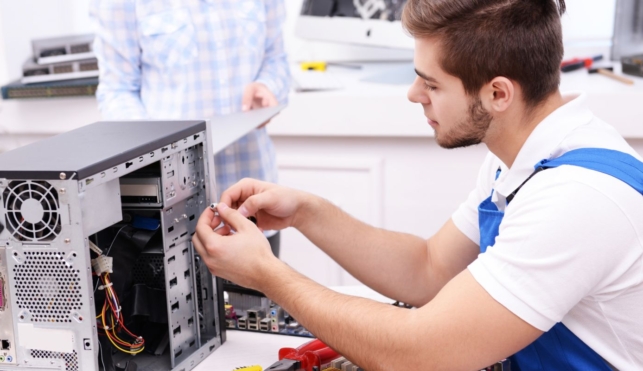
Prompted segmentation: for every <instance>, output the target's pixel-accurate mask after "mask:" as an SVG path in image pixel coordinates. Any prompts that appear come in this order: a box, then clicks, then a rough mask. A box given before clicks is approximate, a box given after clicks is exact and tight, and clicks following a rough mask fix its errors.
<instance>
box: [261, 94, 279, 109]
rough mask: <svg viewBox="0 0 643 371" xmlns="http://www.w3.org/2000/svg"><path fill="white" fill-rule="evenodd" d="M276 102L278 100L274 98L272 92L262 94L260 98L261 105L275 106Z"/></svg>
mask: <svg viewBox="0 0 643 371" xmlns="http://www.w3.org/2000/svg"><path fill="white" fill-rule="evenodd" d="M278 104H279V102H277V98H275V96H274V95H273V94H272V93H267V94H264V96H263V98H262V100H261V106H262V107H275V106H277V105H278Z"/></svg>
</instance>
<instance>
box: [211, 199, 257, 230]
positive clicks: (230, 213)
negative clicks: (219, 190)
mask: <svg viewBox="0 0 643 371" xmlns="http://www.w3.org/2000/svg"><path fill="white" fill-rule="evenodd" d="M217 211H219V215H220V216H221V218H223V220H224V221H225V222H226V224H227V225H229V226H230V227H232V229H234V230H235V231H239V232H241V231H244V230H247V229H248V228H249V227H252V228H256V227H255V225H254V224H253V223H252V222H251V221H249V220H248V219H246V217H245V216H243V215H241V213H239V211H237V210H235V209H233V208H231V207H229V206H228V205H226V204H224V203H221V202H219V203H218V204H217Z"/></svg>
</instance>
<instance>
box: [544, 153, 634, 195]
mask: <svg viewBox="0 0 643 371" xmlns="http://www.w3.org/2000/svg"><path fill="white" fill-rule="evenodd" d="M561 165H574V166H580V167H584V168H586V169H590V170H595V171H598V172H601V173H603V174H607V175H611V176H613V177H615V178H617V179H619V180H621V181H623V182H625V183H627V184H628V185H629V186H630V187H632V188H634V189H636V191H637V192H638V193H641V194H643V163H641V162H640V161H639V160H637V159H636V158H635V157H634V156H632V155H629V154H627V153H623V152H619V151H614V150H611V149H604V148H581V149H575V150H572V151H569V152H567V153H565V154H563V155H562V156H560V157H558V158H555V159H553V160H542V161H540V162H539V163H537V164H536V166H534V168H535V169H538V168H545V169H549V168H554V167H558V166H561Z"/></svg>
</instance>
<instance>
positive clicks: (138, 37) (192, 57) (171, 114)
mask: <svg viewBox="0 0 643 371" xmlns="http://www.w3.org/2000/svg"><path fill="white" fill-rule="evenodd" d="M90 14H91V16H92V18H93V19H94V20H95V21H96V25H97V35H96V40H95V43H94V50H95V52H96V56H97V58H98V62H99V67H100V85H99V87H98V91H97V93H96V96H97V99H98V103H99V108H100V111H101V113H102V115H103V117H104V118H105V119H193V118H208V117H213V116H216V115H225V114H229V113H233V112H238V111H240V110H241V99H242V94H243V90H244V88H245V86H246V85H248V84H249V83H252V82H255V81H256V82H261V83H263V84H265V85H266V86H267V87H268V88H269V89H270V91H272V92H273V93H274V94H275V96H276V97H277V99H278V100H279V101H280V102H281V103H285V102H286V101H287V96H288V90H289V85H290V74H289V71H288V63H287V60H286V54H285V52H284V46H283V34H282V24H283V22H284V20H285V9H284V2H283V0H92V3H91V5H90ZM215 168H216V181H217V187H218V190H219V193H220V192H222V191H223V190H225V189H226V188H228V187H229V186H230V185H232V184H234V183H235V182H236V181H238V180H239V179H241V178H244V177H252V178H256V179H262V180H267V181H272V182H274V181H276V180H277V171H276V164H275V152H274V147H273V144H272V141H271V140H270V137H269V136H268V134H267V133H266V130H265V129H258V130H254V131H253V132H251V133H250V134H248V135H246V136H245V137H243V138H241V139H240V140H239V141H237V142H236V143H234V144H232V145H231V146H229V147H228V148H226V149H225V150H223V151H221V152H220V153H218V154H217V155H215Z"/></svg>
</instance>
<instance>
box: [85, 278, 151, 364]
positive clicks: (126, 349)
mask: <svg viewBox="0 0 643 371" xmlns="http://www.w3.org/2000/svg"><path fill="white" fill-rule="evenodd" d="M99 278H100V281H101V282H102V286H100V288H102V289H104V290H105V302H104V303H103V309H102V311H101V313H100V314H99V315H98V316H97V317H96V319H98V320H99V321H100V323H99V324H98V328H99V329H102V330H103V331H104V333H101V335H105V336H107V338H108V339H109V341H110V342H111V343H112V345H114V347H116V349H118V350H120V351H121V352H123V353H127V354H132V355H135V354H139V353H141V352H142V351H143V350H145V340H144V339H143V338H142V337H141V336H137V335H134V334H133V333H132V332H131V331H130V330H128V329H127V327H125V321H124V320H123V313H122V311H121V307H120V303H119V301H118V296H116V292H115V291H114V289H113V287H112V282H111V281H110V278H109V273H107V272H104V273H103V274H101V275H100V277H99ZM122 332H124V333H126V334H127V335H129V336H130V337H131V338H133V340H132V341H131V342H127V341H125V340H123V339H121V338H120V336H119V334H120V333H122Z"/></svg>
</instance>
